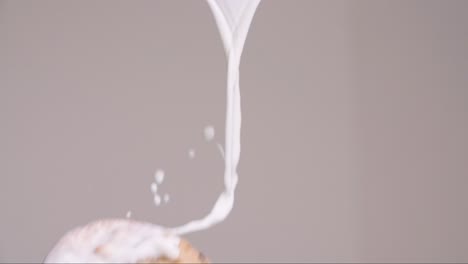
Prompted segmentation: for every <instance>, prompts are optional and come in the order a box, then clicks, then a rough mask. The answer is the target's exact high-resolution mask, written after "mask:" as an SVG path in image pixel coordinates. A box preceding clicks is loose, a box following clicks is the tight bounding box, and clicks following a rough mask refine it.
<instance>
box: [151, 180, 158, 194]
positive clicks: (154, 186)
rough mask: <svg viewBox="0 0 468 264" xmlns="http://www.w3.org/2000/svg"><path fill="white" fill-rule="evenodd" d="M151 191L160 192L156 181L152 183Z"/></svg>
mask: <svg viewBox="0 0 468 264" xmlns="http://www.w3.org/2000/svg"><path fill="white" fill-rule="evenodd" d="M151 192H152V193H157V192H158V185H157V184H156V183H155V182H153V183H151Z"/></svg>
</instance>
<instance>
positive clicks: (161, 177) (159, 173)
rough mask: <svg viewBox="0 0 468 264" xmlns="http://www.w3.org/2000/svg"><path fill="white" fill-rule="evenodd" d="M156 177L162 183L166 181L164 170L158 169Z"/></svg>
mask: <svg viewBox="0 0 468 264" xmlns="http://www.w3.org/2000/svg"><path fill="white" fill-rule="evenodd" d="M154 179H155V180H156V182H157V183H158V184H161V183H162V182H163V181H164V171H163V170H157V171H156V172H155V173H154Z"/></svg>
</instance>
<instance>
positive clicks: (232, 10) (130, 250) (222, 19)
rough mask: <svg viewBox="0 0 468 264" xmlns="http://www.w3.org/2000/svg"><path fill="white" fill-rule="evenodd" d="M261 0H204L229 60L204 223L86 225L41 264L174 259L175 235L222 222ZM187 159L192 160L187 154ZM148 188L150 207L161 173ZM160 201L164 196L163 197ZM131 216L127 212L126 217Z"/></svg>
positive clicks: (230, 196)
mask: <svg viewBox="0 0 468 264" xmlns="http://www.w3.org/2000/svg"><path fill="white" fill-rule="evenodd" d="M259 2H260V0H208V3H209V6H210V7H211V10H212V11H213V14H214V17H215V19H216V23H217V25H218V29H219V32H220V33H221V37H222V40H223V43H224V49H225V52H226V56H227V59H228V72H227V106H226V135H225V136H226V138H225V150H224V151H223V148H222V146H221V145H219V144H218V148H219V149H220V152H221V154H222V155H223V156H224V160H225V171H224V184H225V190H224V191H223V192H222V193H221V195H220V196H219V198H218V200H217V201H216V203H215V205H214V207H213V209H212V211H211V212H210V213H209V214H208V215H207V216H206V217H205V218H203V219H200V220H195V221H192V222H189V223H187V224H186V225H183V226H181V227H177V228H173V229H169V230H168V229H166V228H161V227H158V226H156V225H153V224H149V223H140V222H134V221H131V220H128V219H127V220H108V221H99V222H95V223H91V224H89V225H87V226H85V227H81V228H78V229H75V230H74V231H71V232H69V233H68V234H67V235H65V236H64V237H63V238H62V239H61V240H60V241H59V242H58V243H57V245H56V246H55V247H54V249H53V250H52V251H51V252H50V253H49V255H48V257H47V258H46V260H45V262H46V263H65V262H72V263H83V262H94V263H105V262H107V263H109V262H114V263H135V262H136V261H137V260H142V259H146V258H158V257H163V256H164V257H167V258H169V259H176V258H177V257H178V256H179V242H180V239H179V238H178V236H177V235H182V234H187V233H190V232H195V231H199V230H203V229H206V228H209V227H211V226H213V225H215V224H217V223H219V222H221V221H223V220H224V219H225V218H226V217H227V216H228V215H229V213H230V212H231V209H232V207H233V205H234V191H235V188H236V185H237V179H238V175H237V170H236V169H237V164H238V163H239V156H240V132H241V104H240V91H239V63H240V57H241V54H242V49H243V47H244V42H245V38H246V36H247V32H248V30H249V26H250V22H251V21H252V18H253V15H254V13H255V10H256V8H257V6H258V4H259ZM204 132H205V139H206V140H207V141H210V140H212V139H213V138H214V128H212V127H207V128H206V129H205V131H204ZM189 156H194V155H191V154H189ZM154 178H155V184H152V185H151V191H152V193H153V194H154V203H155V204H156V205H159V204H160V203H161V197H160V196H159V195H158V194H157V191H158V190H157V189H158V188H157V187H158V186H157V184H161V183H162V182H163V181H164V171H162V170H157V171H156V173H155V175H154ZM162 199H163V200H164V202H168V201H169V196H168V195H164V196H163V198H162ZM129 217H131V212H130V213H128V214H127V218H129Z"/></svg>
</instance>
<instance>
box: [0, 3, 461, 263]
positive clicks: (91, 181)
mask: <svg viewBox="0 0 468 264" xmlns="http://www.w3.org/2000/svg"><path fill="white" fill-rule="evenodd" d="M467 12H468V1H423V0H421V1H394V0H392V1H346V0H344V1H329V0H326V1H273V0H268V1H264V2H262V3H261V5H260V7H259V9H258V12H257V15H256V17H255V19H254V21H253V24H252V28H251V31H250V34H249V37H248V40H247V43H246V46H245V50H244V54H243V60H242V67H241V90H242V99H243V101H242V106H243V130H242V155H241V163H240V167H239V172H240V182H239V187H238V192H237V193H238V196H237V200H236V204H235V208H234V210H233V212H232V214H231V215H230V217H229V218H228V219H227V220H226V221H225V222H224V223H222V224H221V225H218V226H216V227H215V228H212V229H210V230H208V231H205V232H199V233H196V234H193V235H189V236H188V238H189V239H190V241H191V242H192V243H193V244H195V245H196V246H197V247H198V248H199V249H201V250H202V251H204V252H205V254H206V255H208V256H209V257H210V258H211V259H212V260H214V261H217V262H228V261H275V262H276V261H278V262H281V261H296V262H301V261H309V262H330V261H331V262H343V261H345V262H349V261H372V262H376V261H385V262H398V261H418V262H452V261H454V262H456V261H459V262H468V228H467V223H468V203H467V200H468V191H467V186H468V177H467V175H468V139H467V135H468V88H467V86H468V85H467V84H468V15H467ZM225 72H226V61H225V58H224V52H223V47H222V43H221V40H220V37H219V35H218V31H217V28H216V25H215V23H214V19H213V17H212V15H211V12H210V10H209V7H208V5H207V4H206V3H205V2H204V1H201V0H200V1H1V2H0V149H1V150H0V175H1V178H0V208H1V211H0V212H1V214H0V216H1V217H0V223H1V225H0V234H1V236H0V261H36V262H37V261H41V260H42V259H43V258H44V256H45V255H46V253H47V252H48V251H49V250H50V249H51V247H52V246H53V245H54V243H55V242H56V241H57V239H58V238H59V237H60V236H61V235H63V234H64V233H65V232H66V231H67V230H69V229H70V228H72V227H75V226H78V225H81V224H85V223H87V222H89V221H91V220H95V219H100V218H108V217H124V216H125V213H126V212H127V210H132V212H133V216H134V218H136V219H139V220H145V221H151V222H154V223H158V224H162V225H167V226H177V225H179V224H182V223H185V222H186V221H188V220H190V219H194V218H199V217H202V216H204V215H205V214H206V213H207V212H208V211H209V210H210V209H211V206H212V205H213V203H214V201H215V200H216V198H217V195H218V194H219V193H220V191H221V190H222V188H223V186H222V183H223V179H222V173H223V162H222V160H221V158H220V157H219V155H218V152H217V149H216V146H215V143H214V142H211V143H207V142H205V141H204V139H203V127H204V126H205V125H207V124H213V125H214V126H215V128H216V129H217V130H216V131H217V135H216V139H215V141H216V142H223V140H224V136H223V134H224V111H225V110H224V109H225V78H226V74H225ZM191 147H193V148H195V149H196V158H195V159H194V160H189V159H188V156H187V151H188V149H189V148H191ZM156 168H163V169H164V170H165V171H166V174H167V177H166V181H165V183H164V184H163V185H162V186H161V189H162V193H165V192H168V193H169V194H170V195H171V202H170V203H168V204H167V205H164V206H162V207H160V208H155V207H154V206H153V204H152V196H151V192H150V189H149V185H150V183H151V181H152V177H153V173H154V170H155V169H156Z"/></svg>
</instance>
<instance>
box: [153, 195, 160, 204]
mask: <svg viewBox="0 0 468 264" xmlns="http://www.w3.org/2000/svg"><path fill="white" fill-rule="evenodd" d="M154 204H155V205H156V206H159V205H160V204H161V196H159V195H157V194H156V195H155V196H154Z"/></svg>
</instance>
